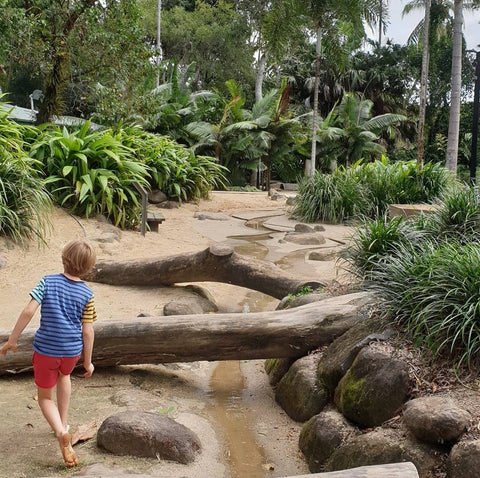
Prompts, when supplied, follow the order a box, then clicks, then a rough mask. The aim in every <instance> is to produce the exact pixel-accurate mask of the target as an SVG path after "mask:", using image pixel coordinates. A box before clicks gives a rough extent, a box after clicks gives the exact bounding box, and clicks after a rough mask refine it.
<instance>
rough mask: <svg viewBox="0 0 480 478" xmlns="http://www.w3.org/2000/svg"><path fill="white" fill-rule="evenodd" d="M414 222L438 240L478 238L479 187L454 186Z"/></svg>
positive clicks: (479, 231)
mask: <svg viewBox="0 0 480 478" xmlns="http://www.w3.org/2000/svg"><path fill="white" fill-rule="evenodd" d="M416 222H417V227H423V228H424V229H425V230H426V231H427V232H428V233H430V234H431V235H432V236H434V237H435V238H437V239H438V240H441V239H443V238H449V239H452V240H456V241H459V242H470V241H478V240H480V189H479V188H478V187H467V186H464V187H457V188H455V189H454V190H452V191H451V192H450V193H448V194H447V195H445V197H444V198H443V200H442V201H441V203H440V205H439V207H437V208H436V209H435V210H434V211H432V212H431V213H430V214H428V215H426V216H424V217H420V218H417V219H416Z"/></svg>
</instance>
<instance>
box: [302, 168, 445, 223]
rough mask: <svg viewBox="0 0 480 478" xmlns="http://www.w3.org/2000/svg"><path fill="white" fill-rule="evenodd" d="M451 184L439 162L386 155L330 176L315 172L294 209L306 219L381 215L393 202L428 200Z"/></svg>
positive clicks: (303, 184) (305, 183) (438, 194)
mask: <svg viewBox="0 0 480 478" xmlns="http://www.w3.org/2000/svg"><path fill="white" fill-rule="evenodd" d="M451 183H452V179H451V177H450V176H449V173H448V171H446V170H445V169H444V168H443V167H442V166H440V165H438V164H425V165H423V166H422V167H419V166H418V164H417V163H416V162H408V163H392V164H390V163H389V162H388V161H387V160H386V159H385V158H383V159H382V160H381V161H375V162H373V163H365V164H363V163H362V162H358V163H356V164H355V165H353V166H352V167H350V168H344V167H340V168H337V169H336V170H335V171H334V172H333V173H332V174H331V175H322V174H321V173H319V172H316V174H315V176H314V178H313V181H312V180H311V179H310V178H306V179H304V180H303V181H302V183H301V184H300V187H299V194H298V196H297V201H296V204H295V207H294V211H293V212H294V214H296V215H297V216H299V217H300V218H302V220H304V221H308V222H315V221H327V222H341V221H344V220H347V219H350V218H352V217H355V218H361V217H362V216H366V217H371V218H374V217H380V216H383V215H384V214H385V213H386V212H387V210H388V206H389V204H392V203H393V204H394V203H422V202H424V203H427V202H431V201H432V200H434V199H436V198H438V197H439V196H441V195H442V193H443V192H444V191H445V190H446V189H447V188H448V187H449V185H450V184H451Z"/></svg>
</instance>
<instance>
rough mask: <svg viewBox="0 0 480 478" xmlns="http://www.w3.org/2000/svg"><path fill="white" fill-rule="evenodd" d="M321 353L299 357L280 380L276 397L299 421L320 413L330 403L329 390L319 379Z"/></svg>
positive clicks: (286, 410)
mask: <svg viewBox="0 0 480 478" xmlns="http://www.w3.org/2000/svg"><path fill="white" fill-rule="evenodd" d="M320 357H321V356H320V354H311V355H307V356H305V357H302V358H300V359H298V360H297V361H296V362H295V363H294V364H293V365H292V366H291V367H290V369H289V370H288V372H287V373H286V374H285V375H284V376H283V377H282V379H281V380H280V382H278V385H277V389H276V391H275V399H276V400H277V402H278V403H279V405H280V406H281V407H282V408H283V409H284V410H285V412H286V413H287V414H288V415H289V416H290V418H292V419H293V420H296V421H297V422H304V421H306V420H308V419H309V418H311V417H313V416H314V415H316V414H317V413H319V412H320V411H321V410H322V409H323V408H324V407H325V405H326V404H327V403H328V391H327V390H326V388H325V387H324V386H323V385H322V384H321V383H319V382H318V380H317V367H318V362H319V360H320Z"/></svg>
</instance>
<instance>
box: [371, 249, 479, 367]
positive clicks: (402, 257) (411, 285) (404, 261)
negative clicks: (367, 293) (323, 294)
mask: <svg viewBox="0 0 480 478" xmlns="http://www.w3.org/2000/svg"><path fill="white" fill-rule="evenodd" d="M371 278H372V281H371V288H372V290H374V291H375V292H376V293H377V294H378V295H379V296H380V297H381V298H382V302H383V303H384V304H385V307H386V309H385V311H386V312H387V313H388V317H389V318H390V319H391V320H392V321H393V322H394V323H396V324H397V325H398V326H399V327H400V328H401V329H403V330H404V331H405V332H407V333H408V334H409V335H411V337H412V338H413V340H414V342H415V344H416V345H419V346H426V347H428V348H430V349H431V350H433V351H434V352H435V353H436V354H447V355H450V356H451V357H454V358H455V359H456V360H457V361H458V363H459V364H470V363H471V360H472V358H474V357H475V356H476V355H478V353H479V352H480V245H479V244H478V243H469V244H458V243H456V242H450V241H445V242H443V243H441V244H438V243H436V242H431V241H427V242H426V243H423V245H422V247H421V248H419V247H415V248H412V247H411V246H410V247H408V246H400V247H399V248H398V250H397V251H396V254H394V255H392V256H391V258H390V260H389V261H385V262H384V263H383V264H382V268H379V269H376V270H375V271H374V272H373V273H372V274H371Z"/></svg>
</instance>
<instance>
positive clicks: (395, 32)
mask: <svg viewBox="0 0 480 478" xmlns="http://www.w3.org/2000/svg"><path fill="white" fill-rule="evenodd" d="M406 3H408V0H389V2H388V5H389V6H388V8H389V13H390V25H389V27H388V30H387V35H386V36H387V38H390V39H392V40H393V42H394V43H400V44H405V43H406V42H407V39H408V36H409V35H410V33H411V32H412V31H413V29H414V28H415V26H416V25H417V24H418V22H419V21H420V20H421V18H422V17H423V13H422V12H420V11H414V12H411V13H409V14H408V15H405V16H404V17H402V11H403V7H404V6H405V4H406ZM463 17H464V26H463V34H464V36H465V39H466V41H467V48H468V49H471V50H480V24H479V22H480V11H476V12H469V11H464V13H463ZM377 39H378V38H377ZM382 43H383V40H382Z"/></svg>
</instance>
